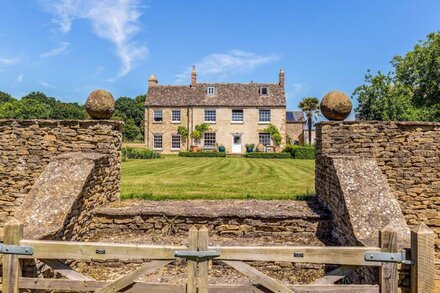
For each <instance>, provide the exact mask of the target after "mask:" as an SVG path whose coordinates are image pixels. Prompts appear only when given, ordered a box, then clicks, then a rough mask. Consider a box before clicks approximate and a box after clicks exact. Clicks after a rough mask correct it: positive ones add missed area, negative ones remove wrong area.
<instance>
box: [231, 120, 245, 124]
mask: <svg viewBox="0 0 440 293" xmlns="http://www.w3.org/2000/svg"><path fill="white" fill-rule="evenodd" d="M243 123H244V122H243V121H231V124H243Z"/></svg>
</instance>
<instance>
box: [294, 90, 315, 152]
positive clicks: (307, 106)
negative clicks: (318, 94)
mask: <svg viewBox="0 0 440 293" xmlns="http://www.w3.org/2000/svg"><path fill="white" fill-rule="evenodd" d="M298 107H299V108H300V109H301V110H303V112H304V113H305V114H306V117H307V127H308V131H309V144H312V125H313V118H315V117H316V116H317V115H319V100H318V99H317V98H315V97H307V98H304V99H303V100H302V101H301V102H300V103H299V105H298Z"/></svg>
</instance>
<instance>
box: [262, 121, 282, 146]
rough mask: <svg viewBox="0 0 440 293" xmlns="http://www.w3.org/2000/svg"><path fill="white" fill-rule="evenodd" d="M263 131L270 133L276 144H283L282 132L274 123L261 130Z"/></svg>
mask: <svg viewBox="0 0 440 293" xmlns="http://www.w3.org/2000/svg"><path fill="white" fill-rule="evenodd" d="M261 132H268V133H270V138H272V140H273V142H274V143H275V144H276V145H280V144H281V140H282V136H281V134H280V131H279V130H278V127H276V126H275V125H273V124H269V125H268V126H267V127H266V128H264V129H263V130H261Z"/></svg>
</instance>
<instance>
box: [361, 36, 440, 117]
mask: <svg viewBox="0 0 440 293" xmlns="http://www.w3.org/2000/svg"><path fill="white" fill-rule="evenodd" d="M391 64H392V65H393V67H394V70H393V71H392V72H390V73H388V74H387V75H384V74H382V73H381V72H378V73H377V74H376V75H374V76H373V75H371V74H370V72H369V71H368V72H367V74H366V76H365V84H363V85H361V86H359V87H357V88H356V89H355V90H354V92H353V97H356V96H357V98H358V101H359V106H358V108H357V109H356V118H358V119H366V120H373V119H374V120H404V121H405V120H421V121H423V120H429V121H440V82H439V80H440V32H436V33H431V34H429V35H428V36H427V39H426V40H425V41H423V42H420V43H419V44H417V45H416V46H415V47H414V49H413V50H412V51H409V52H408V53H407V54H406V55H405V56H395V57H394V58H393V60H392V62H391Z"/></svg>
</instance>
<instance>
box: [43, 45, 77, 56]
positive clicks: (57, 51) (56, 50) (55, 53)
mask: <svg viewBox="0 0 440 293" xmlns="http://www.w3.org/2000/svg"><path fill="white" fill-rule="evenodd" d="M69 45H70V44H69V43H68V42H61V43H59V44H58V46H57V47H56V48H53V49H52V50H49V51H47V52H44V53H43V54H41V55H40V57H41V58H50V57H55V56H58V55H60V54H61V53H63V52H64V51H66V50H67V48H68V47H69Z"/></svg>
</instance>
